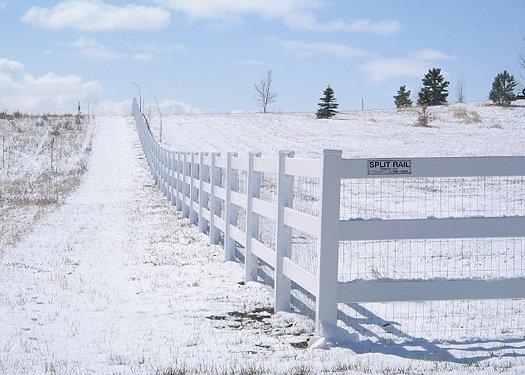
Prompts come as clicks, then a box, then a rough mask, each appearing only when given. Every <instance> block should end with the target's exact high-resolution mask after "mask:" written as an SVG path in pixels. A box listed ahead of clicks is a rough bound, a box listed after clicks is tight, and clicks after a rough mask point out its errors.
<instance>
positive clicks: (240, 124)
mask: <svg viewBox="0 0 525 375" xmlns="http://www.w3.org/2000/svg"><path fill="white" fill-rule="evenodd" d="M516 103H517V105H521V106H520V107H511V108H501V107H495V106H488V105H484V104H481V103H470V104H453V105H450V106H447V107H433V108H429V113H430V114H431V116H432V117H433V120H432V121H431V123H430V126H431V127H429V128H421V127H415V124H416V123H417V117H418V112H417V110H416V109H415V108H410V109H404V110H400V111H398V110H396V109H382V110H367V111H353V112H343V113H341V114H339V115H338V116H337V117H336V118H335V119H331V120H317V119H315V116H314V114H312V113H293V114H289V113H269V114H262V113H249V114H246V113H233V114H219V115H207V114H203V115H181V116H165V117H164V127H163V133H164V135H163V140H164V141H165V142H166V144H168V145H169V146H171V147H173V148H174V149H177V150H186V151H208V150H209V151H219V152H226V151H238V152H239V153H246V152H248V151H254V150H261V151H262V153H263V156H264V157H276V153H277V151H278V150H293V151H295V152H296V157H316V156H318V155H319V154H320V153H321V152H322V150H323V148H332V149H341V150H343V152H344V154H343V156H345V157H369V158H372V157H405V156H410V157H417V156H478V155H482V156H490V155H523V154H525V101H518V102H516ZM153 113H154V112H153ZM152 124H153V126H152V127H153V128H154V132H155V135H156V136H158V135H159V129H158V117H153V119H152Z"/></svg>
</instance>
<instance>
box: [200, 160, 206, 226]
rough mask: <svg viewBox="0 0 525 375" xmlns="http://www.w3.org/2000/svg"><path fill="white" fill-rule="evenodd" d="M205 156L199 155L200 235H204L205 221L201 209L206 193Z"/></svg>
mask: <svg viewBox="0 0 525 375" xmlns="http://www.w3.org/2000/svg"><path fill="white" fill-rule="evenodd" d="M205 155H207V154H206V153H205V152H201V153H199V231H201V232H202V233H206V220H205V219H204V217H203V216H202V209H203V207H204V203H205V196H206V193H204V175H205V173H204V172H205V169H204V168H205V167H204V156H205Z"/></svg>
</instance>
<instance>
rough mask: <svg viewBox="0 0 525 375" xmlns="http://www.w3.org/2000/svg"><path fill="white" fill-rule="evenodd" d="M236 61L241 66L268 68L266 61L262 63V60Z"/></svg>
mask: <svg viewBox="0 0 525 375" xmlns="http://www.w3.org/2000/svg"><path fill="white" fill-rule="evenodd" d="M236 61H237V64H241V65H253V66H266V65H267V64H266V63H265V62H264V61H260V60H252V59H239V60H236Z"/></svg>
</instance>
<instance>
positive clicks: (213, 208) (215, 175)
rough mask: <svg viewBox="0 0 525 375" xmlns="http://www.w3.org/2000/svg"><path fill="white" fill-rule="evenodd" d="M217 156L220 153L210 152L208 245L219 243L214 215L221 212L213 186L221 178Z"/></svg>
mask: <svg viewBox="0 0 525 375" xmlns="http://www.w3.org/2000/svg"><path fill="white" fill-rule="evenodd" d="M217 156H220V153H218V152H213V153H212V154H211V167H210V168H211V170H210V184H211V189H210V245H216V244H218V243H219V230H218V229H217V228H216V227H215V215H217V214H219V215H220V213H221V205H220V201H219V199H217V197H216V196H215V186H217V184H218V183H219V181H220V180H221V176H220V175H219V172H218V170H217V165H216V164H217Z"/></svg>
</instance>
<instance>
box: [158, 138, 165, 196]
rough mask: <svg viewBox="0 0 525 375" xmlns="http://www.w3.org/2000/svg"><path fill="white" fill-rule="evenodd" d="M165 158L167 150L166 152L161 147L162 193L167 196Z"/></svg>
mask: <svg viewBox="0 0 525 375" xmlns="http://www.w3.org/2000/svg"><path fill="white" fill-rule="evenodd" d="M165 157H166V150H164V149H163V148H162V146H160V158H159V161H160V163H159V164H160V191H162V194H163V195H164V196H166V168H165V165H164V162H165V160H164V159H165Z"/></svg>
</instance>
